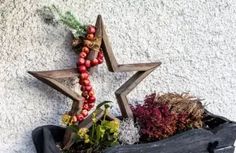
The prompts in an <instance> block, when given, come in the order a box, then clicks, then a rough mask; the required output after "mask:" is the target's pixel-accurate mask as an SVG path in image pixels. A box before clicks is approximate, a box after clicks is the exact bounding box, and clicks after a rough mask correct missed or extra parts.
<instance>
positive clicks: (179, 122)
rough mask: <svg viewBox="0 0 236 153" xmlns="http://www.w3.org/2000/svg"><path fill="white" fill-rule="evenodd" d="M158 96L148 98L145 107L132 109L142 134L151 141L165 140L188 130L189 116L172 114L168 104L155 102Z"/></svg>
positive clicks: (140, 106) (138, 106) (152, 95)
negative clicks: (178, 132)
mask: <svg viewBox="0 0 236 153" xmlns="http://www.w3.org/2000/svg"><path fill="white" fill-rule="evenodd" d="M155 97H156V94H151V95H149V96H146V99H145V101H144V105H137V106H136V107H133V106H132V107H131V108H132V110H133V113H134V116H135V118H136V121H137V122H138V124H139V126H140V132H141V134H142V135H143V136H147V137H148V138H149V139H163V138H166V137H168V136H171V135H173V134H175V133H176V132H177V131H179V130H183V129H185V128H186V125H187V123H188V115H187V114H184V113H179V114H177V113H175V112H171V111H170V108H169V107H168V105H166V104H158V103H157V102H156V101H155Z"/></svg>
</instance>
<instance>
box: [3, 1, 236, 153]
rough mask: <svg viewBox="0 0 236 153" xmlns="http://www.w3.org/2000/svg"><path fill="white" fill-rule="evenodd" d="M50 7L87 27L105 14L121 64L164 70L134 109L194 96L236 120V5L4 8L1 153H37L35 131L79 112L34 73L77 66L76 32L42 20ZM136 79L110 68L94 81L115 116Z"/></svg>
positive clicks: (30, 4)
mask: <svg viewBox="0 0 236 153" xmlns="http://www.w3.org/2000/svg"><path fill="white" fill-rule="evenodd" d="M50 4H55V5H57V6H58V7H60V8H61V9H62V10H64V11H65V10H71V11H72V12H74V13H75V14H76V15H77V17H78V18H79V19H80V21H81V22H83V23H94V22H95V20H96V16H97V14H101V15H102V16H103V19H104V22H105V24H106V28H107V31H108V34H109V37H110V41H111V43H112V46H113V50H114V53H115V55H116V57H117V60H118V62H119V63H135V62H136V63H137V62H154V61H161V62H162V63H163V64H162V66H161V67H160V68H158V69H156V70H155V71H154V72H153V73H152V74H151V75H149V76H148V77H147V78H146V79H145V80H144V81H143V82H142V83H141V84H140V85H139V86H138V87H137V88H136V89H135V90H134V91H133V92H132V93H131V94H130V95H129V99H130V101H131V103H134V102H140V101H142V100H143V98H144V95H145V94H149V93H151V92H154V91H156V92H161V91H162V92H173V91H176V92H183V91H189V92H191V93H192V94H193V95H195V96H197V97H200V98H202V99H205V100H204V104H206V107H207V108H208V109H209V110H210V111H212V112H213V113H215V114H218V115H224V116H225V117H227V118H230V119H232V120H236V113H235V109H236V98H235V95H236V77H235V76H236V15H235V13H236V1H235V0H175V1H173V0H162V1H161V0H109V1H108V0H55V1H52V0H0V45H1V46H0V80H1V81H0V152H1V153H4V152H7V153H34V152H35V149H34V147H33V143H32V142H31V131H32V130H33V129H34V128H36V127H37V126H40V125H44V124H59V120H60V116H61V114H62V113H63V112H64V111H65V110H68V108H69V107H70V105H71V101H70V100H69V99H67V98H65V97H64V96H62V95H61V94H59V93H58V92H56V91H54V90H52V89H51V88H50V87H48V86H47V85H45V84H43V83H41V82H39V81H38V80H36V79H35V78H33V77H31V76H29V75H28V74H27V73H26V72H27V70H53V69H62V68H70V67H73V66H74V65H75V58H76V57H75V54H74V53H73V52H72V50H71V48H70V46H69V44H68V40H69V35H68V33H69V32H68V30H66V29H65V28H64V27H63V26H60V25H57V26H52V25H47V24H45V23H44V22H43V21H42V19H41V18H40V16H39V15H38V14H37V9H40V8H42V6H44V5H50ZM131 75H132V73H115V74H112V73H110V72H108V71H107V69H106V65H105V64H103V65H102V66H100V67H99V68H98V70H97V71H96V72H95V74H94V76H93V79H92V83H93V84H94V86H95V89H96V93H97V97H98V101H99V102H100V101H103V100H113V101H114V107H113V112H114V113H115V114H119V110H118V107H117V104H116V102H115V96H114V94H113V93H114V91H115V90H116V89H117V88H118V87H119V86H120V85H121V84H122V83H123V82H124V81H125V80H126V79H127V78H128V77H129V76H131Z"/></svg>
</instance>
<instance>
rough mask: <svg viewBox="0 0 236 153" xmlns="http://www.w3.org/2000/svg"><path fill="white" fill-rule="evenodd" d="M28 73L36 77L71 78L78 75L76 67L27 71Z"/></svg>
mask: <svg viewBox="0 0 236 153" xmlns="http://www.w3.org/2000/svg"><path fill="white" fill-rule="evenodd" d="M28 73H29V74H31V75H33V76H35V75H37V76H38V77H46V78H53V79H59V78H71V77H75V76H79V73H78V72H77V69H76V68H72V69H63V70H52V71H28Z"/></svg>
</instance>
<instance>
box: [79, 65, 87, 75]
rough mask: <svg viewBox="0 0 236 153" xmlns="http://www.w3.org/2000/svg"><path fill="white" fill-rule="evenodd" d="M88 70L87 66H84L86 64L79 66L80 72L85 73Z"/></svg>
mask: <svg viewBox="0 0 236 153" xmlns="http://www.w3.org/2000/svg"><path fill="white" fill-rule="evenodd" d="M86 71H87V68H86V67H85V66H84V65H80V66H79V72H80V73H84V72H86Z"/></svg>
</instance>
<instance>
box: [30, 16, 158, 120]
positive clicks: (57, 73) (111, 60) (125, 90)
mask: <svg viewBox="0 0 236 153" xmlns="http://www.w3.org/2000/svg"><path fill="white" fill-rule="evenodd" d="M95 37H96V38H101V39H99V41H100V42H98V44H99V45H101V48H102V50H103V52H104V57H105V61H106V64H107V67H108V70H109V71H111V72H130V71H137V72H136V73H135V74H134V75H133V76H132V77H131V78H130V79H129V80H128V81H126V82H125V83H124V84H123V85H122V86H121V87H120V88H119V89H118V90H116V91H115V95H116V98H117V102H118V104H119V107H120V110H121V114H122V117H124V118H128V117H129V118H133V113H132V111H131V108H130V106H129V103H128V99H127V97H126V96H127V95H128V94H129V93H130V92H131V91H132V90H133V89H134V88H135V87H136V86H137V85H138V84H139V83H140V82H141V81H142V80H143V79H144V78H145V77H146V76H148V75H149V74H150V73H151V72H152V71H153V70H155V69H156V68H157V67H158V66H160V65H161V62H154V63H137V64H118V63H117V61H116V58H115V56H114V54H113V51H112V48H111V45H110V43H109V40H108V36H107V34H106V31H105V29H104V24H103V21H102V17H101V15H99V16H98V17H97V21H96V34H95ZM97 53H98V52H97V51H91V52H90V54H89V56H88V57H89V59H94V58H96V57H97ZM92 71H93V69H91V70H90V72H92ZM29 73H30V74H31V75H33V76H34V77H36V78H37V79H39V80H41V81H42V82H44V83H46V84H48V85H49V86H51V87H52V88H54V89H56V90H57V91H59V92H61V93H62V94H64V95H65V96H68V97H69V98H71V99H72V100H73V104H72V108H71V111H70V114H71V115H75V114H76V113H77V112H78V111H79V110H81V106H82V105H83V102H82V97H81V96H80V95H78V94H77V93H76V92H74V91H72V90H71V89H69V88H68V87H66V86H65V85H63V84H61V83H60V82H58V81H57V80H56V79H58V78H70V77H75V76H79V73H78V72H77V69H76V68H72V69H64V70H53V71H36V72H35V71H34V72H33V71H29Z"/></svg>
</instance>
